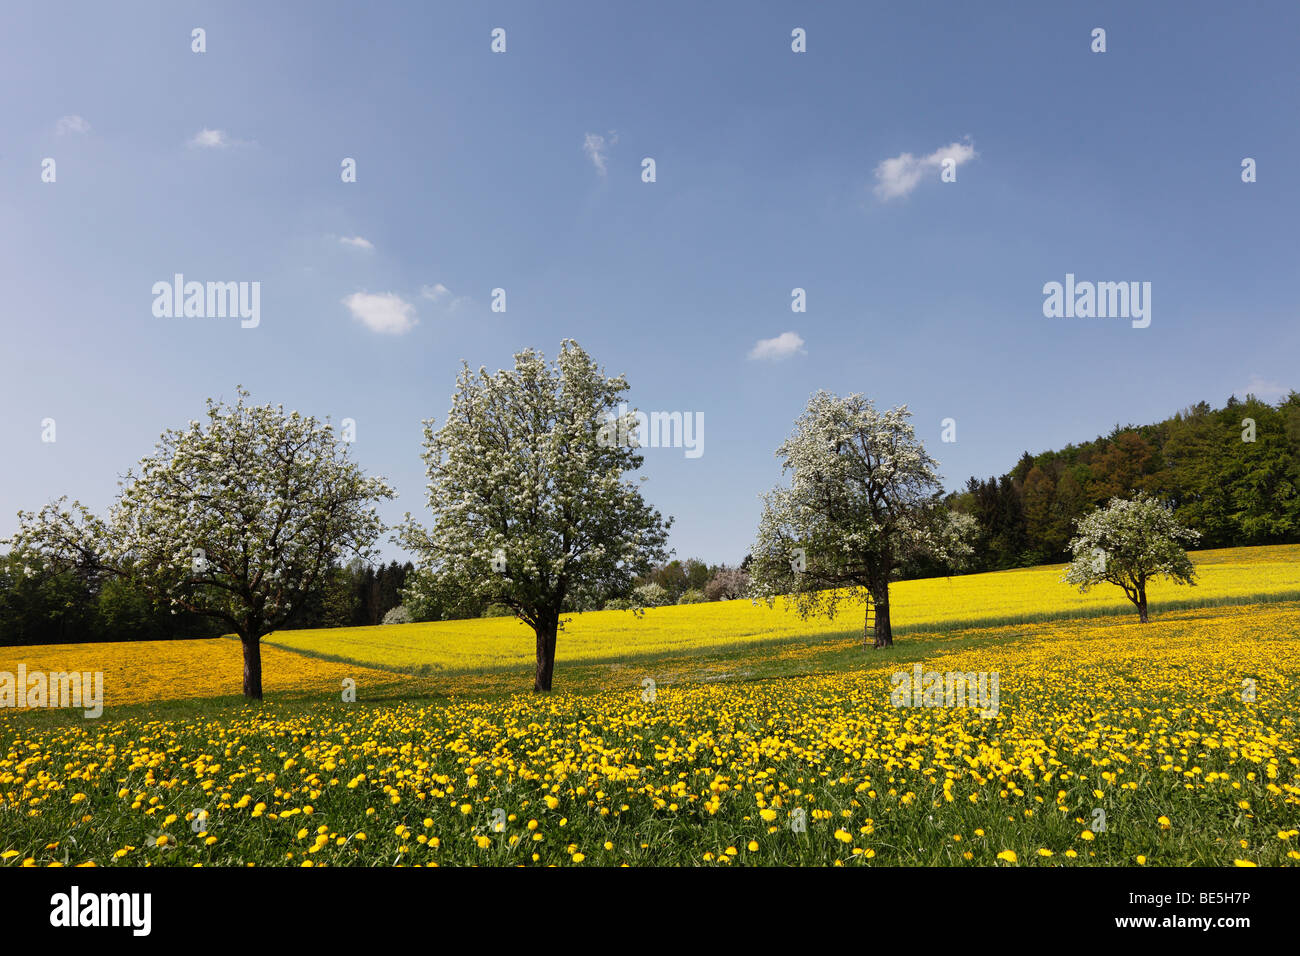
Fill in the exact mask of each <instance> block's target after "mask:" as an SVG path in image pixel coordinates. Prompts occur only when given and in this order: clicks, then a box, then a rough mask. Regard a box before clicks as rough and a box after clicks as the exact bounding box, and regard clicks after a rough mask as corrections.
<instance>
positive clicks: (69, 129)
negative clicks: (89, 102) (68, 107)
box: [54, 116, 90, 136]
mask: <svg viewBox="0 0 1300 956" xmlns="http://www.w3.org/2000/svg"><path fill="white" fill-rule="evenodd" d="M54 132H56V133H58V134H59V135H60V136H63V135H65V134H67V133H89V132H90V124H89V123H87V122H86V121H85V120H84V119H82V118H81V117H80V116H60V117H59V121H58V122H57V123H55V124H54Z"/></svg>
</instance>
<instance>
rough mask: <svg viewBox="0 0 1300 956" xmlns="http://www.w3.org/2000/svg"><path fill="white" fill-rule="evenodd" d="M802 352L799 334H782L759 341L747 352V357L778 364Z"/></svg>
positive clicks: (801, 341)
mask: <svg viewBox="0 0 1300 956" xmlns="http://www.w3.org/2000/svg"><path fill="white" fill-rule="evenodd" d="M802 351H803V339H802V338H801V337H800V336H799V333H797V332H782V333H781V334H780V335H778V336H777V337H776V338H774V339H759V340H758V343H757V344H756V345H755V346H754V347H753V348H752V349H750V350H749V357H750V358H752V359H767V360H769V361H773V362H779V361H780V360H781V359H787V358H789V357H790V356H791V355H794V354H796V353H799V352H802Z"/></svg>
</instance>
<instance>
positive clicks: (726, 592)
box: [704, 565, 749, 601]
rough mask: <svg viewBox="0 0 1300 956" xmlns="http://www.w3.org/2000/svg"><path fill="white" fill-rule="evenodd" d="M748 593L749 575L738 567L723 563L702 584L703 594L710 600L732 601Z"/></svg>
mask: <svg viewBox="0 0 1300 956" xmlns="http://www.w3.org/2000/svg"><path fill="white" fill-rule="evenodd" d="M748 594H749V575H748V574H747V573H746V572H744V571H742V570H741V569H740V568H729V567H727V566H726V565H723V566H722V567H721V568H719V569H718V571H717V572H716V573H715V574H714V575H713V577H712V578H710V579H709V583H708V584H706V585H704V596H705V598H707V599H708V600H710V601H732V600H735V599H736V598H742V597H746V596H747V595H748Z"/></svg>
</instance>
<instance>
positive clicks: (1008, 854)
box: [998, 850, 1017, 863]
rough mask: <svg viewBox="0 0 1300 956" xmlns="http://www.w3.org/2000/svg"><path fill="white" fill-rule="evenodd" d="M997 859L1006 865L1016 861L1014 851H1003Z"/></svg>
mask: <svg viewBox="0 0 1300 956" xmlns="http://www.w3.org/2000/svg"><path fill="white" fill-rule="evenodd" d="M998 859H999V860H1006V861H1007V862H1008V863H1015V862H1016V859H1017V857H1016V851H1015V850H1003V851H1002V852H1001V853H999V854H998Z"/></svg>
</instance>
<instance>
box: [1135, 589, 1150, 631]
mask: <svg viewBox="0 0 1300 956" xmlns="http://www.w3.org/2000/svg"><path fill="white" fill-rule="evenodd" d="M1137 606H1138V620H1139V621H1141V622H1142V623H1143V624H1146V623H1148V618H1147V589H1146V588H1145V587H1143V588H1139V589H1138V600H1137Z"/></svg>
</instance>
